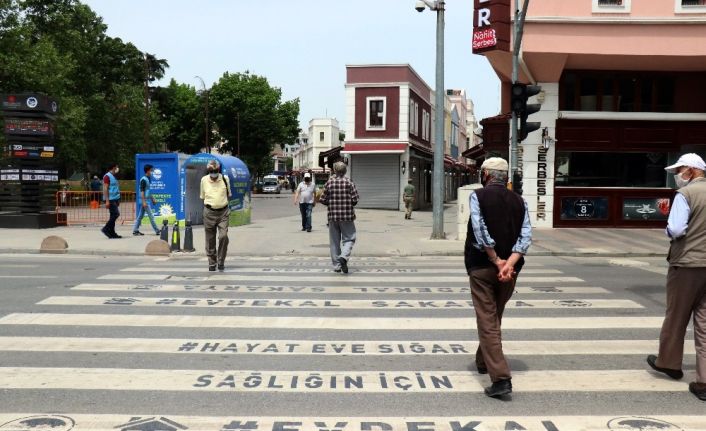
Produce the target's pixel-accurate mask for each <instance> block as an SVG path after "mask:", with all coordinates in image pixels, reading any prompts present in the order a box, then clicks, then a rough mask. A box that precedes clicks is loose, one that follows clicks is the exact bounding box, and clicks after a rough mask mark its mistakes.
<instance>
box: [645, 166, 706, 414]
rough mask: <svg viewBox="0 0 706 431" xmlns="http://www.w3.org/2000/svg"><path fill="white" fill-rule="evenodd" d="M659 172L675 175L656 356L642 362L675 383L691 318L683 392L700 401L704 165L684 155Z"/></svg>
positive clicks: (704, 392)
mask: <svg viewBox="0 0 706 431" xmlns="http://www.w3.org/2000/svg"><path fill="white" fill-rule="evenodd" d="M665 170H666V171H667V172H670V173H672V174H675V175H674V180H675V182H676V185H677V188H678V189H679V191H678V192H677V194H676V195H675V197H674V202H673V203H672V208H671V210H670V211H669V219H668V221H667V235H668V236H669V238H670V239H671V243H670V246H669V254H668V255H667V261H668V262H669V270H668V271H667V310H666V313H665V317H664V322H663V323H662V332H661V333H660V335H659V353H658V354H657V355H649V356H648V357H647V363H648V364H649V366H650V367H652V369H654V370H655V371H658V372H660V373H664V374H666V375H667V376H669V377H671V378H673V379H675V380H679V379H681V378H682V377H683V376H684V373H683V372H682V360H683V359H684V335H685V334H686V327H687V326H688V325H689V320H690V319H691V316H692V315H693V316H694V317H693V321H694V344H695V345H696V381H694V382H691V383H689V391H690V392H691V393H693V394H694V395H696V397H697V398H698V399H700V400H702V401H706V179H705V178H704V171H706V164H705V163H704V160H703V159H702V158H701V157H699V156H698V155H696V154H694V153H689V154H684V155H683V156H681V157H680V158H679V160H678V161H677V162H676V163H675V164H673V165H671V166H667V167H666V168H665Z"/></svg>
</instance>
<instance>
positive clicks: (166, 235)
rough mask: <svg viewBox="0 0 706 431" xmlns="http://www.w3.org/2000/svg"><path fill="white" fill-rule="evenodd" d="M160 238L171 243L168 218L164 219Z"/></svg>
mask: <svg viewBox="0 0 706 431" xmlns="http://www.w3.org/2000/svg"><path fill="white" fill-rule="evenodd" d="M159 239H161V240H162V241H164V242H166V243H167V244H169V222H168V221H167V219H166V218H165V219H164V220H163V221H162V230H160V231H159Z"/></svg>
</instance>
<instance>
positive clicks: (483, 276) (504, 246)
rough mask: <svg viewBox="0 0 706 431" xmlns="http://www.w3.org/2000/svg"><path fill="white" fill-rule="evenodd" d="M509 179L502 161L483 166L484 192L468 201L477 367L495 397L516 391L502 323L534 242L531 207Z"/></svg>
mask: <svg viewBox="0 0 706 431" xmlns="http://www.w3.org/2000/svg"><path fill="white" fill-rule="evenodd" d="M507 178H508V165H507V162H506V161H505V160H503V159H501V158H500V157H491V158H489V159H487V160H486V161H485V162H484V163H483V165H482V166H481V183H482V184H483V188H482V189H478V190H476V191H474V192H473V193H472V194H471V197H470V199H469V200H470V202H469V208H470V210H471V215H470V218H469V220H468V234H467V236H466V244H465V250H464V256H465V263H466V271H467V272H468V275H469V276H470V283H471V295H472V296H473V308H474V309H475V312H476V324H477V328H478V351H477V352H476V367H477V369H478V372H479V373H480V374H486V373H487V374H488V375H489V376H490V380H491V381H492V383H493V384H492V385H491V386H488V387H487V388H485V394H486V395H487V396H489V397H493V398H499V397H502V396H504V395H508V394H510V393H511V392H512V383H511V379H512V375H511V374H510V367H509V365H508V363H507V360H506V359H505V355H504V354H503V346H502V337H501V332H500V323H501V321H502V317H503V311H504V310H505V304H507V301H509V300H510V297H511V296H512V292H513V291H514V290H515V282H516V281H517V274H519V272H520V270H521V269H522V265H523V264H524V255H525V254H526V253H527V249H528V248H529V246H530V243H531V237H532V226H531V225H530V219H529V212H528V210H527V202H525V201H524V199H522V197H521V196H520V195H518V194H516V193H514V192H512V191H510V190H508V189H507V186H506V184H507Z"/></svg>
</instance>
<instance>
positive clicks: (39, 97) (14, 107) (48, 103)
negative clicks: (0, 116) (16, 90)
mask: <svg viewBox="0 0 706 431" xmlns="http://www.w3.org/2000/svg"><path fill="white" fill-rule="evenodd" d="M1 98H2V110H3V111H25V112H44V113H47V114H51V115H56V114H57V112H58V111H59V105H58V104H57V103H56V100H54V99H50V98H49V97H47V96H45V95H43V94H39V93H22V94H3V95H2V96H1Z"/></svg>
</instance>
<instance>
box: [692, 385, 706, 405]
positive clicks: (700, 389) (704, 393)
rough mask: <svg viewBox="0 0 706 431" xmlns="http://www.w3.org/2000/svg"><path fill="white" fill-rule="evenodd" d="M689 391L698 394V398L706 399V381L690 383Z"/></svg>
mask: <svg viewBox="0 0 706 431" xmlns="http://www.w3.org/2000/svg"><path fill="white" fill-rule="evenodd" d="M689 392H691V393H692V394H694V395H696V398H698V399H700V400H701V401H706V383H699V382H691V383H689Z"/></svg>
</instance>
